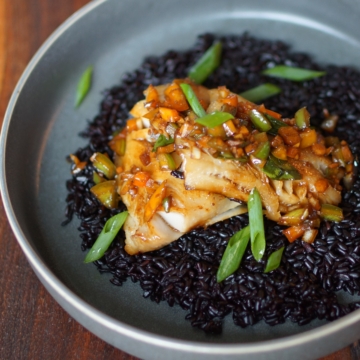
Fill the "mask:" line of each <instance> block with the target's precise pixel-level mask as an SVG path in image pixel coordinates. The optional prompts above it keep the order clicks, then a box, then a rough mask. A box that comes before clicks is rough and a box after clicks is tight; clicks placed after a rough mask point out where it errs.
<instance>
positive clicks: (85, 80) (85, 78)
mask: <svg viewBox="0 0 360 360" xmlns="http://www.w3.org/2000/svg"><path fill="white" fill-rule="evenodd" d="M92 74H93V67H92V66H89V67H88V68H87V69H86V70H85V71H84V72H83V74H82V75H81V78H80V80H79V82H78V85H77V88H76V98H75V107H79V105H80V104H81V103H82V101H83V100H84V99H85V96H86V95H87V93H88V92H89V90H90V86H91V79H92Z"/></svg>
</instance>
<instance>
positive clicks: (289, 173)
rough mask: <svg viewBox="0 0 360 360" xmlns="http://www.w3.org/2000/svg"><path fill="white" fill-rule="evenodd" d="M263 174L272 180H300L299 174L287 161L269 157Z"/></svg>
mask: <svg viewBox="0 0 360 360" xmlns="http://www.w3.org/2000/svg"><path fill="white" fill-rule="evenodd" d="M263 172H264V173H265V174H266V175H267V176H268V177H269V178H270V179H273V180H300V179H301V178H302V176H301V174H300V173H299V172H298V171H297V170H296V169H295V168H294V167H293V166H292V165H291V164H290V163H288V162H287V161H285V160H281V159H278V158H277V157H275V156H272V155H270V156H269V159H268V161H267V162H266V164H265V166H264V167H263Z"/></svg>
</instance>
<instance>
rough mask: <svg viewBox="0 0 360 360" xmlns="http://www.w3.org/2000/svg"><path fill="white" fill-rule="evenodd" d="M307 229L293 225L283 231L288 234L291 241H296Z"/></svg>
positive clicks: (287, 236)
mask: <svg viewBox="0 0 360 360" xmlns="http://www.w3.org/2000/svg"><path fill="white" fill-rule="evenodd" d="M304 232H305V230H304V229H303V227H302V226H291V227H289V228H287V229H285V230H283V231H282V233H283V234H284V235H285V236H286V238H287V239H288V240H289V242H294V241H295V240H297V239H299V238H300V237H301V236H303V235H304Z"/></svg>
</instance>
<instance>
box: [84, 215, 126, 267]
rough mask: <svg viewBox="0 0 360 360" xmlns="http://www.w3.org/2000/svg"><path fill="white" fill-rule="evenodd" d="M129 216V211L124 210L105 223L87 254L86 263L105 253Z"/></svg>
mask: <svg viewBox="0 0 360 360" xmlns="http://www.w3.org/2000/svg"><path fill="white" fill-rule="evenodd" d="M127 216H128V212H127V211H123V212H122V213H119V214H116V215H114V216H113V217H111V218H110V219H109V220H108V221H107V222H106V223H105V226H104V227H103V229H102V231H101V233H100V235H99V236H98V238H97V239H96V241H95V243H94V245H93V246H92V248H91V249H90V250H89V252H88V254H87V255H86V257H85V260H84V262H85V263H89V262H93V261H96V260H99V259H100V258H101V257H102V256H103V255H104V254H105V251H106V250H107V249H108V248H109V246H110V245H111V243H112V242H113V240H114V239H115V236H116V235H117V234H118V232H119V230H120V229H121V227H122V226H123V224H124V222H125V220H126V218H127Z"/></svg>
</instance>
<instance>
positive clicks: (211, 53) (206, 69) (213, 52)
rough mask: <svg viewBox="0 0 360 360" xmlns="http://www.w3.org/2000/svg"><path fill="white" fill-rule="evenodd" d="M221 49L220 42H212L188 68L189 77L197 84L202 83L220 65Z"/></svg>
mask: <svg viewBox="0 0 360 360" xmlns="http://www.w3.org/2000/svg"><path fill="white" fill-rule="evenodd" d="M221 51H222V45H221V42H219V41H218V42H216V43H214V44H213V45H212V46H211V47H210V48H209V49H208V50H207V51H206V52H205V53H204V55H203V56H202V57H201V58H200V59H199V60H198V61H197V63H196V64H195V65H194V66H193V67H192V68H191V69H190V71H189V74H188V76H189V78H190V79H191V80H192V81H194V82H196V83H197V84H202V83H203V82H204V81H205V80H206V79H207V78H208V76H210V75H211V74H212V73H213V71H214V70H215V69H216V68H217V67H218V66H219V65H220V61H221Z"/></svg>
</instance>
